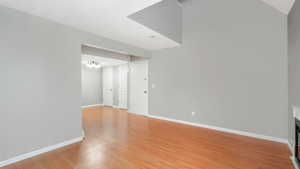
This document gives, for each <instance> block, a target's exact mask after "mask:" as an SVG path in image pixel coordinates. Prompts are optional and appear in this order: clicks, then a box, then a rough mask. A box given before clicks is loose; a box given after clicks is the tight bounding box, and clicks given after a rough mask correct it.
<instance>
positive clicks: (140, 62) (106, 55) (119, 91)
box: [81, 46, 149, 135]
mask: <svg viewBox="0 0 300 169" xmlns="http://www.w3.org/2000/svg"><path fill="white" fill-rule="evenodd" d="M81 59H82V60H81V62H82V64H81V95H82V101H81V106H82V110H83V111H82V113H83V115H82V117H83V118H90V117H87V116H88V115H87V114H86V113H85V112H86V111H85V110H87V109H88V110H89V111H90V112H91V111H93V112H92V114H94V115H95V113H96V114H97V113H98V114H101V113H102V114H103V111H105V110H109V111H106V114H105V115H109V114H110V113H108V112H110V111H114V112H116V111H118V112H122V113H123V114H127V113H134V114H138V115H143V116H148V96H149V90H148V79H149V77H148V59H147V58H142V57H136V56H130V55H128V54H122V53H117V52H113V51H108V50H104V49H99V48H94V47H89V46H82V58H81ZM96 111H98V112H96ZM84 113H85V114H84ZM111 114H115V113H111ZM98 117H99V116H98ZM123 117H124V118H126V116H121V118H123ZM93 118H95V117H93ZM99 118H100V117H99ZM121 118H120V119H121ZM124 120H125V119H124ZM85 121H86V119H83V128H84V131H85V135H86V134H87V131H86V130H87V129H86V126H87V125H86V124H85Z"/></svg>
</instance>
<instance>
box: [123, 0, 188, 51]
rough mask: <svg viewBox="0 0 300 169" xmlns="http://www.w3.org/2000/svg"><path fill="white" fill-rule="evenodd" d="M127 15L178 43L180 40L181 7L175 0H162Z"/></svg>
mask: <svg viewBox="0 0 300 169" xmlns="http://www.w3.org/2000/svg"><path fill="white" fill-rule="evenodd" d="M128 17H129V18H130V19H132V20H134V21H136V22H138V23H140V24H142V25H144V26H146V27H148V28H150V29H152V30H154V31H156V32H158V33H160V34H161V35H163V36H166V37H168V38H170V39H172V40H174V41H175V42H177V43H178V45H179V44H180V43H181V42H182V7H181V5H180V3H179V1H177V0H163V1H161V2H159V3H156V4H154V5H151V6H149V7H147V8H145V9H143V10H140V11H138V12H136V13H134V14H132V15H130V16H128ZM150 37H151V38H153V36H150ZM154 39H155V37H154Z"/></svg>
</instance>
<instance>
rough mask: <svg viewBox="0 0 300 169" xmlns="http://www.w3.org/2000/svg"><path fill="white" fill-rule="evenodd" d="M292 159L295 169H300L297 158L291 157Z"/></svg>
mask: <svg viewBox="0 0 300 169" xmlns="http://www.w3.org/2000/svg"><path fill="white" fill-rule="evenodd" d="M290 159H291V161H292V163H293V166H294V168H295V169H300V168H299V167H298V165H297V161H296V160H295V158H294V157H293V156H291V157H290Z"/></svg>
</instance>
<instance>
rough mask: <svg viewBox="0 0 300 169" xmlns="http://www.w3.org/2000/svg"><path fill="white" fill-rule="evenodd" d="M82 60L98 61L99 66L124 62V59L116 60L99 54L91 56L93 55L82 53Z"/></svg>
mask: <svg viewBox="0 0 300 169" xmlns="http://www.w3.org/2000/svg"><path fill="white" fill-rule="evenodd" d="M81 59H82V62H85V61H96V62H98V63H99V64H100V65H101V67H104V66H116V65H122V64H126V63H127V62H126V61H123V60H118V59H112V58H107V57H99V56H93V55H82V58H81Z"/></svg>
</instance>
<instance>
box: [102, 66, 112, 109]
mask: <svg viewBox="0 0 300 169" xmlns="http://www.w3.org/2000/svg"><path fill="white" fill-rule="evenodd" d="M102 83H103V104H104V105H105V106H113V68H112V67H104V68H103V72H102Z"/></svg>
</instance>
